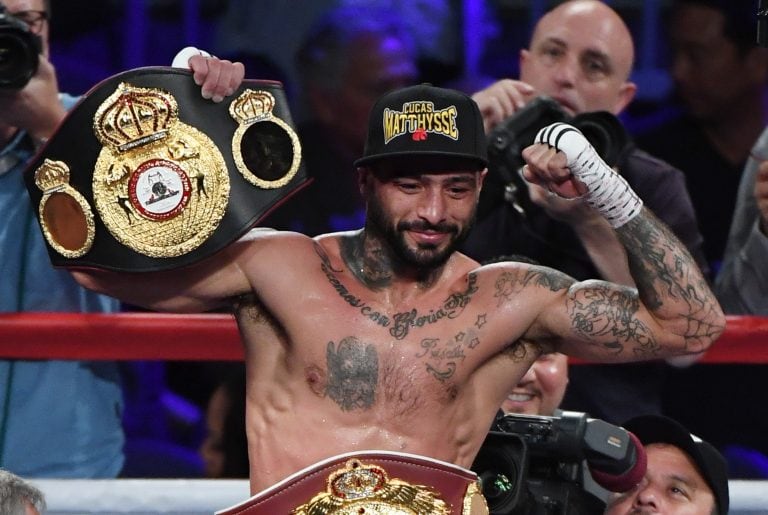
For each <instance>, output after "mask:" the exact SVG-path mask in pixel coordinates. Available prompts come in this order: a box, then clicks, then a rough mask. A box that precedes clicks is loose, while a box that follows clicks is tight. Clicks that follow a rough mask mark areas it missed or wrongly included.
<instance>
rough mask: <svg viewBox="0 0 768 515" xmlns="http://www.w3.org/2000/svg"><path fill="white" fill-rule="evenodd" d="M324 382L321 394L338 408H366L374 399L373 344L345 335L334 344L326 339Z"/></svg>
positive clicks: (375, 360)
mask: <svg viewBox="0 0 768 515" xmlns="http://www.w3.org/2000/svg"><path fill="white" fill-rule="evenodd" d="M326 360H327V362H328V383H327V385H326V391H325V393H326V394H327V395H328V397H330V398H331V399H333V401H334V402H336V404H338V405H339V407H340V408H341V409H342V411H353V410H366V409H369V408H370V407H371V406H373V404H374V402H375V401H376V389H377V385H378V382H379V357H378V354H377V353H376V347H375V346H374V345H373V344H370V343H364V342H361V341H360V340H358V339H357V338H355V337H354V336H348V337H347V338H344V339H343V340H341V341H340V342H339V344H338V345H335V344H334V343H333V342H328V346H327V348H326Z"/></svg>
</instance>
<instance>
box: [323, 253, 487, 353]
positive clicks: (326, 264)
mask: <svg viewBox="0 0 768 515" xmlns="http://www.w3.org/2000/svg"><path fill="white" fill-rule="evenodd" d="M318 254H319V255H320V258H321V265H320V268H321V270H322V271H323V273H324V274H325V276H326V278H327V279H328V282H329V283H330V284H331V286H332V287H333V289H334V290H336V293H337V294H338V295H339V297H341V298H342V299H343V300H344V302H346V303H347V304H349V305H350V306H352V307H353V308H356V309H358V310H359V311H360V314H361V315H363V316H364V317H366V318H368V319H370V320H372V321H373V322H375V323H376V324H378V325H379V326H381V327H385V328H387V329H389V334H390V335H391V336H393V337H394V338H396V339H398V340H402V339H404V338H405V337H406V336H408V333H409V332H410V330H411V328H413V327H423V326H426V325H429V324H434V323H437V322H439V321H440V320H443V319H453V318H456V317H458V316H459V315H460V314H461V313H462V312H463V311H464V308H465V307H466V306H467V304H469V301H470V300H471V299H472V296H473V295H474V294H475V293H476V292H477V290H478V288H477V276H476V274H474V273H470V274H468V275H467V287H466V289H465V290H464V291H462V292H455V293H452V294H450V295H449V296H448V298H447V299H445V301H444V302H443V305H442V306H440V307H438V308H437V309H430V310H429V311H427V312H426V313H424V312H420V311H419V310H417V309H416V308H413V309H411V310H408V311H402V312H399V313H394V314H388V313H382V312H381V311H379V310H377V309H376V308H374V307H372V306H371V305H369V304H368V303H367V302H366V301H364V300H363V299H361V298H360V297H358V296H357V295H355V294H354V293H352V292H350V291H349V289H348V288H347V287H346V285H344V283H343V282H341V280H340V279H339V277H338V275H337V274H338V272H339V270H334V269H333V267H332V265H331V263H330V260H329V259H328V256H327V255H325V253H321V252H318Z"/></svg>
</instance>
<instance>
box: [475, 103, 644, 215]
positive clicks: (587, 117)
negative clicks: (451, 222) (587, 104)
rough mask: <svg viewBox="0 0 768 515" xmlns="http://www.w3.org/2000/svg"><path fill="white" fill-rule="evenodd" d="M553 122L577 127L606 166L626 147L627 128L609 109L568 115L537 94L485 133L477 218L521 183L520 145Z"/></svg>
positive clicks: (611, 164) (516, 188)
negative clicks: (485, 162) (484, 164)
mask: <svg viewBox="0 0 768 515" xmlns="http://www.w3.org/2000/svg"><path fill="white" fill-rule="evenodd" d="M555 122H565V123H569V124H571V125H573V126H574V127H576V128H577V129H579V130H580V131H581V132H582V134H584V137H585V138H587V140H588V141H589V142H590V143H591V144H592V146H593V147H594V148H595V150H596V151H597V153H598V155H600V157H601V158H603V160H604V161H605V162H606V163H607V164H608V165H609V166H614V165H616V164H617V163H618V162H619V160H620V158H621V157H622V155H623V153H624V151H625V149H626V148H627V147H628V143H629V136H628V134H627V131H626V129H625V128H624V125H623V124H622V123H621V121H620V120H619V119H618V118H617V117H616V116H615V115H613V114H612V113H609V112H608V111H593V112H587V113H581V114H578V115H576V116H573V117H571V116H569V115H568V113H566V112H565V111H564V110H563V108H562V107H561V106H560V104H558V103H557V102H556V101H555V100H553V99H552V98H550V97H547V96H540V97H537V98H535V99H534V100H532V101H531V102H529V103H528V104H526V105H525V106H524V107H523V108H522V109H520V110H518V111H517V112H515V114H513V115H512V116H510V117H509V118H507V119H505V120H504V121H502V122H501V123H500V124H499V125H497V126H496V127H495V128H494V129H493V130H492V131H491V132H490V133H489V134H488V138H487V143H488V176H487V177H486V180H485V186H484V187H483V190H482V192H481V196H480V205H479V207H478V218H484V217H485V216H486V215H487V214H488V213H489V212H490V211H491V210H492V209H493V208H494V207H495V206H496V205H498V203H499V202H502V201H505V200H506V201H510V198H509V197H510V194H512V195H514V194H515V193H516V192H517V190H518V189H519V188H520V187H522V186H523V184H522V182H521V181H522V179H521V178H520V177H519V174H518V170H519V169H520V168H522V166H523V165H524V164H525V161H524V160H523V157H522V152H523V149H524V148H525V147H527V146H529V145H532V144H533V141H534V138H535V137H536V134H537V133H538V132H539V130H540V129H542V128H544V127H546V126H547V125H550V124H552V123H555ZM510 190H512V191H510Z"/></svg>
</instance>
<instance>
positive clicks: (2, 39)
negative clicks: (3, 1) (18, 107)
mask: <svg viewBox="0 0 768 515" xmlns="http://www.w3.org/2000/svg"><path fill="white" fill-rule="evenodd" d="M15 22H16V20H15V19H13V20H12V19H2V20H0V88H17V89H20V88H23V87H24V86H25V85H26V84H27V83H28V82H29V79H31V78H32V76H33V75H34V74H35V73H36V72H37V65H38V54H39V52H40V43H39V37H38V36H36V35H34V34H31V33H30V32H29V31H27V30H22V28H21V27H19V26H17V25H18V24H17V23H15ZM18 23H21V22H18ZM25 29H26V28H25Z"/></svg>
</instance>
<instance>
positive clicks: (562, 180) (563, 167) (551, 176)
mask: <svg viewBox="0 0 768 515" xmlns="http://www.w3.org/2000/svg"><path fill="white" fill-rule="evenodd" d="M522 155H523V159H524V160H525V162H526V165H525V166H524V167H523V177H524V178H525V180H526V181H528V182H530V183H531V184H534V185H536V186H539V187H540V188H543V189H544V190H547V191H549V192H551V193H554V194H557V195H558V196H560V197H562V198H564V199H575V198H578V197H581V196H582V195H584V193H586V186H585V185H584V183H582V182H581V181H579V180H578V179H577V178H576V177H575V176H574V175H573V174H572V173H571V170H570V169H569V168H568V166H567V158H566V155H565V154H564V153H562V152H558V151H557V149H555V148H553V147H551V146H550V145H549V144H546V143H534V144H533V145H531V146H529V147H526V148H525V149H523V154H522Z"/></svg>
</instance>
